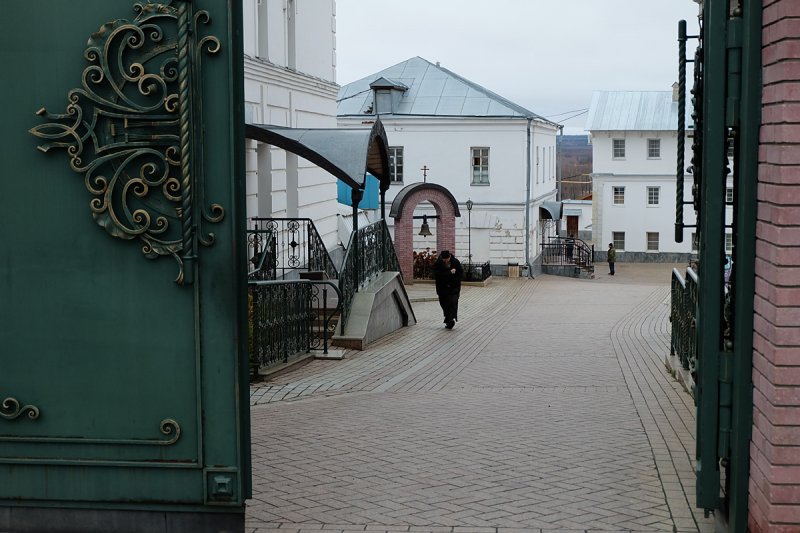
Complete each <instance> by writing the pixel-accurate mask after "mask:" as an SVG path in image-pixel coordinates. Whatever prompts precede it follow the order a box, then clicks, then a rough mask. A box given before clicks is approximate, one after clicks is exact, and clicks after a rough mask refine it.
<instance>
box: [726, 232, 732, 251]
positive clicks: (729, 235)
mask: <svg viewBox="0 0 800 533" xmlns="http://www.w3.org/2000/svg"><path fill="white" fill-rule="evenodd" d="M731 250H733V233H726V234H725V251H726V252H730V251H731Z"/></svg>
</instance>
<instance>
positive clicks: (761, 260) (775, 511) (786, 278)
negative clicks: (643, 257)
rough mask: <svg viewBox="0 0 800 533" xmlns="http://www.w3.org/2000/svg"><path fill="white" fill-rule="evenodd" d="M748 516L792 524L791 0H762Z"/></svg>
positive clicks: (780, 532)
mask: <svg viewBox="0 0 800 533" xmlns="http://www.w3.org/2000/svg"><path fill="white" fill-rule="evenodd" d="M763 5H764V16H763V22H764V31H763V43H762V44H763V52H762V60H763V76H764V91H763V95H762V101H763V107H762V118H761V121H762V127H761V146H760V148H759V172H758V222H757V229H756V293H755V316H754V317H753V326H754V340H753V387H754V390H753V439H752V442H751V444H750V502H749V514H750V517H749V526H750V529H751V531H753V532H756V533H767V532H769V533H789V532H793V533H797V532H798V531H800V1H799V0H764V4H763Z"/></svg>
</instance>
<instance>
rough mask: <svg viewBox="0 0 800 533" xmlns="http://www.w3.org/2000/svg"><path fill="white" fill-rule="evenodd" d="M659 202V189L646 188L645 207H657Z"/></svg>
mask: <svg viewBox="0 0 800 533" xmlns="http://www.w3.org/2000/svg"><path fill="white" fill-rule="evenodd" d="M660 200H661V187H648V188H647V205H658V204H659V201H660Z"/></svg>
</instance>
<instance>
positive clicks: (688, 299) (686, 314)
mask: <svg viewBox="0 0 800 533" xmlns="http://www.w3.org/2000/svg"><path fill="white" fill-rule="evenodd" d="M697 294H698V281H697V273H696V272H695V271H694V270H692V269H691V268H687V269H686V278H684V277H683V276H681V273H680V272H678V269H672V298H671V306H670V315H669V321H670V322H671V324H672V335H671V337H670V346H669V352H670V355H677V356H678V358H679V359H680V361H681V366H682V367H683V369H684V370H688V371H689V372H691V373H692V378H693V379H694V378H695V372H696V369H697Z"/></svg>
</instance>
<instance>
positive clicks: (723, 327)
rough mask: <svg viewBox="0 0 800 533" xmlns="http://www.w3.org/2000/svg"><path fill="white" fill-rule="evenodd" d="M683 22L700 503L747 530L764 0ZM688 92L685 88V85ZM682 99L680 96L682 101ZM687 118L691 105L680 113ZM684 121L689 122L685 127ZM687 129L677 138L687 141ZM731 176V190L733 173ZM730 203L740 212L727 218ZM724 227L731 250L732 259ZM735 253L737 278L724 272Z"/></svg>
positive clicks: (722, 4) (712, 4)
mask: <svg viewBox="0 0 800 533" xmlns="http://www.w3.org/2000/svg"><path fill="white" fill-rule="evenodd" d="M685 28H686V26H685V23H684V24H682V25H681V26H680V27H679V42H680V43H681V53H680V61H681V84H682V85H684V84H683V81H684V79H685V76H684V75H683V69H684V66H685V42H686V40H687V38H697V39H698V41H699V46H698V49H697V53H696V55H695V58H694V72H695V77H694V86H693V90H692V94H693V98H692V102H693V107H694V111H693V115H692V117H693V119H694V139H693V150H692V151H693V156H692V162H691V172H692V175H693V178H694V186H693V201H692V202H690V203H693V204H694V208H695V210H696V213H697V229H698V235H699V244H700V246H699V297H698V324H697V334H698V338H697V351H698V356H697V357H698V364H697V374H696V380H697V383H696V392H695V402H696V405H697V505H698V507H701V508H704V509H706V510H707V511H711V510H714V511H715V512H716V514H717V517H718V518H720V522H721V523H722V524H724V525H726V526H727V528H728V530H729V531H732V532H744V531H746V530H747V515H748V513H747V505H748V479H749V474H748V471H749V463H750V454H749V444H750V436H751V425H752V406H753V402H752V381H751V372H752V346H753V334H752V330H753V294H754V278H755V275H754V254H755V220H756V184H757V177H758V132H759V123H760V106H761V74H760V60H761V56H760V54H761V2H760V0H705V1H704V2H703V4H702V17H701V30H700V35H699V36H688V37H687V35H686V30H685ZM680 91H681V97H682V96H683V94H684V91H685V86H682V87H681V88H680ZM680 105H681V106H682V102H681V104H680ZM679 115H680V116H681V117H682V115H683V110H682V109H680V110H679ZM682 126H683V124H682V121H681V124H679V129H681V128H682ZM683 135H684V132H683V131H679V133H678V138H679V139H683ZM678 157H679V168H678V182H679V186H678V198H677V201H678V205H677V207H678V210H677V219H676V234H675V235H676V240H677V241H678V242H680V241H681V240H682V238H683V232H684V231H683V230H684V228H685V227H687V226H685V225H684V224H683V220H682V209H683V204H684V203H685V202H684V201H683V186H682V179H683V169H682V166H683V165H682V163H683V149H682V146H681V147H680V148H679V156H678ZM729 174H732V176H733V191H732V192H733V196H732V198H731V197H730V195H729V194H727V191H726V179H727V177H728V176H729ZM726 205H729V206H732V210H733V217H732V219H729V220H726ZM726 230H730V231H727V232H728V233H731V234H732V239H731V240H732V244H733V250H732V252H731V255H730V258H728V257H726V246H725V238H726ZM731 260H732V268H731V270H730V276H729V278H728V279H727V280H726V276H725V275H724V271H725V267H726V261H731Z"/></svg>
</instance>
